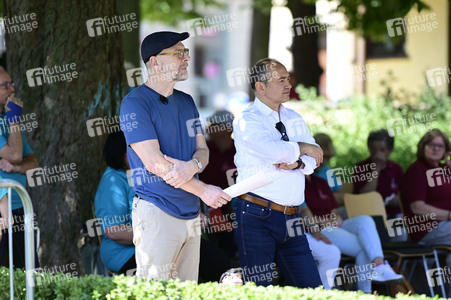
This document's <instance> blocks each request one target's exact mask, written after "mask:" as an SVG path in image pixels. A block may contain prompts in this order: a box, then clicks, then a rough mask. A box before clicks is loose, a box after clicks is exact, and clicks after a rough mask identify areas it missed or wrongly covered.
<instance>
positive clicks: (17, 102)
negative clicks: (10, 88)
mask: <svg viewBox="0 0 451 300" xmlns="http://www.w3.org/2000/svg"><path fill="white" fill-rule="evenodd" d="M10 102H12V103H15V104H17V105H18V106H20V107H21V108H23V102H22V100H20V99H19V98H17V97H16V96H15V94H14V93H13V94H11V95H10V96H9V97H8V99H7V100H6V105H5V111H10V110H11V108H10V107H9V105H8V104H9V103H10Z"/></svg>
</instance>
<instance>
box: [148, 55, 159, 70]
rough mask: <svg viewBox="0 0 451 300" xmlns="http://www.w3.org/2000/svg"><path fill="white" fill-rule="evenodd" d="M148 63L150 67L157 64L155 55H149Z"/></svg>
mask: <svg viewBox="0 0 451 300" xmlns="http://www.w3.org/2000/svg"><path fill="white" fill-rule="evenodd" d="M149 63H150V65H151V66H152V67H156V66H159V62H158V58H157V57H156V56H151V57H150V58H149Z"/></svg>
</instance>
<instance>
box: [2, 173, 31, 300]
mask: <svg viewBox="0 0 451 300" xmlns="http://www.w3.org/2000/svg"><path fill="white" fill-rule="evenodd" d="M0 188H5V189H8V239H9V289H10V296H11V300H13V299H14V268H13V265H14V264H13V228H12V224H11V222H12V210H11V193H12V191H11V189H14V190H15V191H16V192H17V193H18V194H19V197H20V200H22V204H23V209H24V223H25V228H24V229H25V274H26V277H25V278H26V280H25V284H26V289H27V293H26V295H27V299H34V286H35V281H34V280H35V276H34V269H35V265H34V262H35V257H34V253H35V251H34V228H33V223H34V222H33V217H34V214H33V205H32V204H31V199H30V195H28V192H27V191H26V190H25V188H24V187H23V186H22V185H21V184H20V183H18V182H17V181H15V180H11V179H0Z"/></svg>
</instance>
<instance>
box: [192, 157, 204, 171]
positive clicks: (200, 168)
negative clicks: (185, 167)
mask: <svg viewBox="0 0 451 300" xmlns="http://www.w3.org/2000/svg"><path fill="white" fill-rule="evenodd" d="M193 160H194V161H195V162H196V164H197V167H198V168H199V170H198V171H197V173H199V172H200V171H201V170H202V163H201V162H200V161H199V160H198V159H197V158H193Z"/></svg>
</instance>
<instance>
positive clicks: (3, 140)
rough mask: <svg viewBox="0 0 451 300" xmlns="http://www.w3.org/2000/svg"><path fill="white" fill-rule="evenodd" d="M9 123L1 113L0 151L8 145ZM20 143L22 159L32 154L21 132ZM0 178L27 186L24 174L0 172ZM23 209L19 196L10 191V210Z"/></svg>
mask: <svg viewBox="0 0 451 300" xmlns="http://www.w3.org/2000/svg"><path fill="white" fill-rule="evenodd" d="M9 130H10V127H9V122H8V119H7V117H6V114H5V113H2V114H1V115H0V131H1V135H0V149H1V148H3V147H4V146H5V145H7V144H8V137H9ZM22 143H23V150H22V157H24V156H25V155H27V154H30V153H33V150H32V149H31V147H30V145H29V144H28V142H27V139H26V138H25V135H24V133H23V132H22ZM0 176H1V177H3V178H4V179H12V180H15V181H17V182H19V183H20V184H21V185H22V186H23V187H26V186H27V176H26V175H25V174H21V173H7V172H3V171H2V170H0ZM21 207H23V205H22V201H21V200H20V197H19V194H18V193H17V192H16V191H15V190H14V189H12V192H11V209H12V210H15V209H19V208H21Z"/></svg>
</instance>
